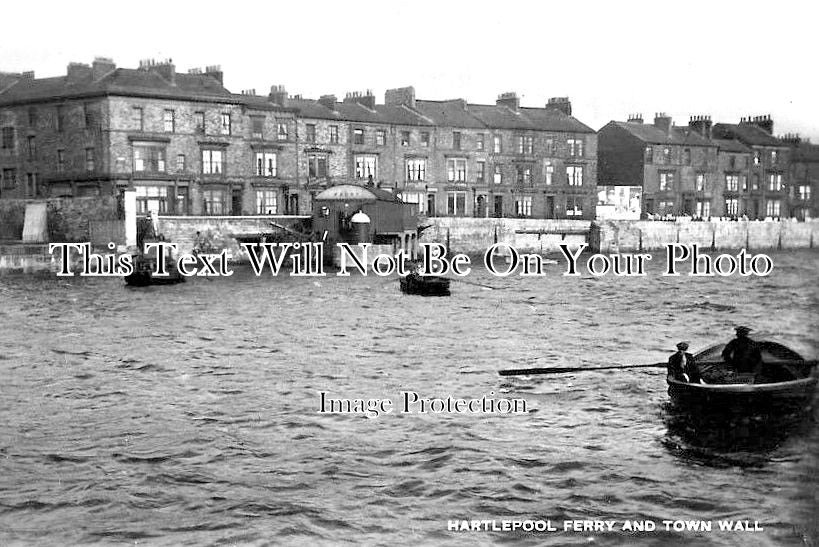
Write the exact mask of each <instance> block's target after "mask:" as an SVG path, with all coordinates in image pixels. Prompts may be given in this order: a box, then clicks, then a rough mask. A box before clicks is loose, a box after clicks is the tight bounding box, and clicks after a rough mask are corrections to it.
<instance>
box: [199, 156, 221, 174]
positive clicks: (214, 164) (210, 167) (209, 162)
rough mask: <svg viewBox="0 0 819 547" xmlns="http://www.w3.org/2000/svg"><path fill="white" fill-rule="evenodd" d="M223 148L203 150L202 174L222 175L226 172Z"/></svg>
mask: <svg viewBox="0 0 819 547" xmlns="http://www.w3.org/2000/svg"><path fill="white" fill-rule="evenodd" d="M222 156H223V153H222V151H221V150H202V174H205V175H221V174H223V173H224V170H223V169H222Z"/></svg>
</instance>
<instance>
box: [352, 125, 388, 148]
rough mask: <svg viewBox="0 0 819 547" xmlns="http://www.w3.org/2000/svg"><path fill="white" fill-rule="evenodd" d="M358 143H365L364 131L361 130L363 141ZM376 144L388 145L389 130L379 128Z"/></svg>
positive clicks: (376, 134) (376, 133)
mask: <svg viewBox="0 0 819 547" xmlns="http://www.w3.org/2000/svg"><path fill="white" fill-rule="evenodd" d="M358 144H364V131H363V130H361V142H360V143H358ZM375 144H376V145H377V146H386V144H387V132H386V131H384V130H383V129H378V130H376V132H375Z"/></svg>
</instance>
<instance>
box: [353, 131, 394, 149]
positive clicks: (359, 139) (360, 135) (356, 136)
mask: <svg viewBox="0 0 819 547" xmlns="http://www.w3.org/2000/svg"><path fill="white" fill-rule="evenodd" d="M379 132H380V133H381V135H385V133H384V130H383V129H381V130H379V131H378V132H376V134H375V142H376V144H378V143H379V140H381V146H383V144H384V142H386V138H385V137H379ZM353 144H364V130H363V129H361V128H356V129H353Z"/></svg>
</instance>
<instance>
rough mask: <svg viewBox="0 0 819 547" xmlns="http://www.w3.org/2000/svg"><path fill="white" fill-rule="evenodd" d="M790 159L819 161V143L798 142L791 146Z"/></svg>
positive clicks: (810, 161)
mask: <svg viewBox="0 0 819 547" xmlns="http://www.w3.org/2000/svg"><path fill="white" fill-rule="evenodd" d="M791 150H792V152H791V161H799V162H809V163H814V162H819V144H812V143H809V142H800V143H798V144H796V145H794V146H793V147H792V148H791Z"/></svg>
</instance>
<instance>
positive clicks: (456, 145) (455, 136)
mask: <svg viewBox="0 0 819 547" xmlns="http://www.w3.org/2000/svg"><path fill="white" fill-rule="evenodd" d="M452 148H453V149H454V150H460V149H461V132H460V131H453V132H452Z"/></svg>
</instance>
